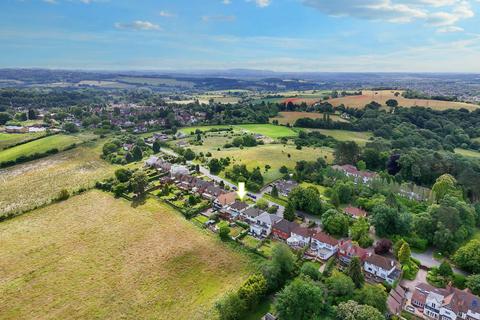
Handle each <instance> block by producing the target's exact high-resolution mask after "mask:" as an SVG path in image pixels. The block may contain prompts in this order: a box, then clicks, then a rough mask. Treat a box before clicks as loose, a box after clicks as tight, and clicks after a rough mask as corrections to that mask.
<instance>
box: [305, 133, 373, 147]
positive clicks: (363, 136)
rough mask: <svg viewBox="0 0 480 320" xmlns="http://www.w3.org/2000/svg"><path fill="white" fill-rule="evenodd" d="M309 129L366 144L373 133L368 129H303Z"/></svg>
mask: <svg viewBox="0 0 480 320" xmlns="http://www.w3.org/2000/svg"><path fill="white" fill-rule="evenodd" d="M303 130H307V131H318V132H320V133H321V134H323V135H326V136H330V137H332V138H334V139H336V140H338V141H355V142H356V143H357V144H359V145H361V146H364V145H365V144H366V143H367V142H368V141H369V140H370V138H371V137H373V133H371V132H366V131H348V130H331V129H303Z"/></svg>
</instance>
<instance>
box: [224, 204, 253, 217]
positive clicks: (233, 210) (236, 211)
mask: <svg viewBox="0 0 480 320" xmlns="http://www.w3.org/2000/svg"><path fill="white" fill-rule="evenodd" d="M248 207H249V205H248V204H247V203H245V202H242V201H236V202H234V203H232V204H231V205H230V206H228V207H227V208H225V209H224V210H223V211H224V213H226V214H228V215H229V216H230V218H231V219H236V218H238V217H239V216H240V215H241V214H242V213H243V212H244V211H245V210H247V208H248Z"/></svg>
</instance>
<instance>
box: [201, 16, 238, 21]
mask: <svg viewBox="0 0 480 320" xmlns="http://www.w3.org/2000/svg"><path fill="white" fill-rule="evenodd" d="M236 19H237V17H235V16H202V21H203V22H215V21H217V22H233V21H235V20H236Z"/></svg>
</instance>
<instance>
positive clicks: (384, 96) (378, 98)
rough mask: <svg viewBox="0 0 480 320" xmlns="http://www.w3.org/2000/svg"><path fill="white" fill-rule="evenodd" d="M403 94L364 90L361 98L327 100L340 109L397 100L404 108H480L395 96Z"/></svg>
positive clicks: (389, 91) (461, 103)
mask: <svg viewBox="0 0 480 320" xmlns="http://www.w3.org/2000/svg"><path fill="white" fill-rule="evenodd" d="M397 92H398V93H401V92H402V91H391V90H380V91H371V90H364V91H362V95H359V96H346V97H341V98H335V99H330V100H327V102H329V103H331V104H332V105H333V106H334V107H338V106H339V105H341V104H343V105H345V106H347V107H352V108H362V109H363V108H364V107H365V105H366V104H368V103H370V102H372V101H375V102H377V103H379V104H381V105H383V106H386V104H385V103H386V101H387V100H389V99H395V100H397V101H398V104H399V105H400V106H402V107H406V108H408V107H416V106H418V107H425V108H432V109H434V110H447V109H461V108H465V109H468V110H471V111H472V110H476V109H478V108H480V106H478V105H475V104H471V103H464V102H450V101H440V100H427V99H406V98H403V97H402V96H401V95H399V96H398V97H396V96H395V93H397Z"/></svg>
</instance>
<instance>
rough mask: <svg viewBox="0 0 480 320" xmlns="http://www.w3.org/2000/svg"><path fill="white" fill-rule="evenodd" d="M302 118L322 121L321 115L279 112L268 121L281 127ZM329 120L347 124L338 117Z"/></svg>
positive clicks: (331, 116)
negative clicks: (274, 122)
mask: <svg viewBox="0 0 480 320" xmlns="http://www.w3.org/2000/svg"><path fill="white" fill-rule="evenodd" d="M302 118H310V119H323V113H316V112H297V111H289V112H279V114H278V116H277V117H275V118H271V119H270V121H273V120H277V121H278V123H279V124H282V125H287V124H290V125H293V124H295V121H297V120H298V119H302ZM330 119H331V120H332V121H335V122H348V121H347V120H345V119H342V118H341V117H340V116H338V115H330Z"/></svg>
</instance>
